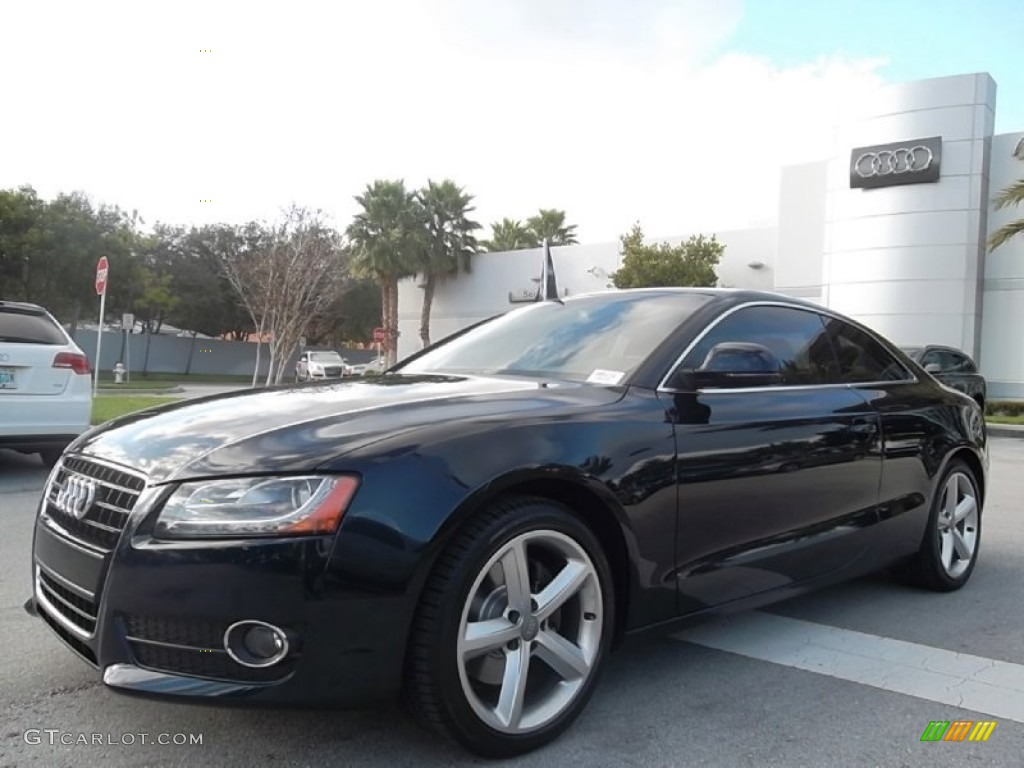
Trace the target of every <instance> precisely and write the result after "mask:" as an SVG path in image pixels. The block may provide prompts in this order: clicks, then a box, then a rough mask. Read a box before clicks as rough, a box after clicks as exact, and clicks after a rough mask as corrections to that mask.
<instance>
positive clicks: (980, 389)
mask: <svg viewBox="0 0 1024 768" xmlns="http://www.w3.org/2000/svg"><path fill="white" fill-rule="evenodd" d="M903 351H904V352H905V353H906V354H907V355H908V356H909V357H910V358H911V359H912V360H913V361H914V362H916V363H917V364H918V365H920V366H921V367H922V368H924V369H925V370H926V371H927V372H928V373H930V374H931V375H932V376H934V377H935V378H936V379H938V380H939V381H941V382H942V383H943V384H945V385H946V386H947V387H952V388H953V389H955V390H957V391H958V392H963V393H964V394H965V395H969V396H970V397H973V398H974V399H975V400H977V401H978V405H980V406H981V407H982V408H984V407H985V401H986V400H987V398H988V385H987V384H986V382H985V377H984V376H982V375H981V374H980V373H978V366H976V365H975V364H974V361H973V360H972V359H971V357H970V355H968V354H966V353H965V352H961V351H960V350H959V349H954V348H953V347H940V346H938V345H936V344H930V345H928V346H927V347H904V348H903Z"/></svg>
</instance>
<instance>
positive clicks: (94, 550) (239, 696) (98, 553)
mask: <svg viewBox="0 0 1024 768" xmlns="http://www.w3.org/2000/svg"><path fill="white" fill-rule="evenodd" d="M76 461H77V462H79V463H77V464H76V463H75V462H76ZM68 462H69V458H68V457H65V459H64V462H62V464H63V463H68ZM70 463H71V466H74V467H76V468H80V467H82V466H86V465H89V466H100V465H98V464H95V462H92V461H91V460H90V461H89V462H83V461H82V459H81V458H80V457H71V458H70ZM104 469H105V470H109V473H108V474H106V481H105V482H106V485H103V486H101V489H102V490H101V491H100V495H99V496H97V498H102V500H103V504H107V502H110V501H116V502H118V503H122V502H124V501H125V499H126V498H127V495H129V494H128V491H129V490H134V489H135V488H137V487H138V484H136V483H132V485H133V488H132V489H125V490H121V491H119V492H118V493H120V494H121V495H120V496H116V495H112V494H114V491H113V490H110V487H111V486H124V485H125V484H127V483H129V479H126V478H130V474H129V473H128V472H127V471H125V470H124V469H123V468H115V467H113V466H112V465H111V466H106V465H104ZM62 471H65V470H64V468H63V466H60V465H59V466H58V468H56V469H55V470H54V473H53V474H52V475H51V482H49V483H48V484H47V490H46V492H45V493H44V498H43V501H42V503H41V509H40V514H39V515H38V516H37V520H36V527H35V537H34V543H33V585H34V588H33V598H32V600H31V601H30V604H29V605H27V606H26V607H28V608H30V609H32V610H33V611H34V612H35V613H36V614H37V615H38V616H39V617H40V618H42V619H43V621H44V622H45V623H46V624H47V625H48V626H49V627H50V629H51V630H53V631H54V632H55V633H56V634H57V635H58V636H59V637H60V638H61V640H63V641H64V643H65V644H66V645H67V646H68V647H69V648H70V649H71V650H72V651H74V652H75V653H76V654H77V655H78V656H79V657H81V658H82V659H83V660H85V661H86V662H87V663H88V664H90V665H92V666H93V667H96V668H98V669H99V670H101V671H102V675H103V681H104V683H106V684H107V685H108V686H110V687H111V688H113V689H115V690H121V691H126V692H132V693H141V694H151V695H159V696H165V697H167V696H169V697H176V698H179V699H182V698H184V699H206V700H211V699H216V700H219V701H228V700H243V701H246V702H252V703H257V702H265V703H272V704H295V705H327V706H362V705H367V704H373V703H377V702H381V701H386V700H389V699H391V698H393V697H394V696H395V695H396V694H397V692H398V689H399V686H400V682H401V670H402V662H403V658H404V651H405V648H404V639H405V637H406V631H407V627H408V614H409V608H408V605H407V603H406V601H405V600H404V599H403V598H401V597H398V596H390V597H385V596H380V595H371V594H365V593H362V592H361V591H359V590H358V589H355V588H350V587H349V586H347V585H346V584H345V583H344V581H343V580H342V579H340V578H338V577H336V576H335V575H334V571H333V570H332V569H331V568H330V555H331V550H332V548H333V538H334V537H311V538H301V539H300V538H280V539H258V540H253V539H248V540H238V541H205V542H196V541H188V542H186V541H181V542H170V541H160V540H157V539H154V538H153V537H152V536H151V535H150V534H149V531H150V530H151V529H152V525H153V522H154V517H155V512H156V510H157V508H158V506H159V503H160V502H161V501H162V499H163V498H164V496H165V494H166V492H167V491H168V490H169V489H168V488H166V487H143V488H142V489H141V490H140V491H139V492H138V496H137V500H136V501H135V503H134V505H133V507H132V509H131V512H130V513H129V514H128V516H127V521H126V523H125V525H124V528H123V530H122V531H121V532H120V534H113V533H110V532H109V531H107V532H104V531H103V530H102V529H97V530H98V531H99V533H97V532H96V531H92V530H90V529H89V528H88V527H87V525H88V519H87V520H86V521H84V522H83V521H79V522H78V523H75V522H73V521H72V520H71V519H68V518H67V516H65V515H64V514H63V513H62V512H61V511H60V510H58V509H56V507H55V506H54V504H53V503H52V502H51V498H52V497H53V496H55V493H56V492H55V490H54V489H53V487H52V485H51V483H53V482H54V481H56V482H58V483H59V482H60V479H61V477H62V476H61V472H62ZM89 471H92V470H91V469H90V470H89ZM118 473H120V474H118ZM101 482H103V481H101ZM142 483H143V484H144V480H143V481H142ZM108 506H117V504H116V503H114V504H109V505H108ZM100 509H101V510H102V509H106V507H105V506H104V507H101V508H100ZM112 514H113V513H112V512H111V513H110V515H112ZM91 515H93V513H92V512H87V513H86V516H85V517H86V518H89V517H90V516H91ZM103 520H104V523H103V524H104V525H106V527H107V528H116V527H117V525H116V521H113V520H112V519H111V517H110V516H109V515H108V516H107V517H105V518H103ZM111 523H113V524H111ZM100 533H102V534H104V536H105V537H104V536H100V535H99V534H100ZM246 619H253V620H258V621H263V622H268V623H270V624H273V625H275V626H278V627H281V628H282V629H284V630H285V631H286V632H287V633H288V635H289V637H290V638H291V640H292V642H290V643H289V645H290V650H289V653H288V655H287V656H286V657H285V658H284V659H282V660H281V661H280V662H279V663H277V664H275V665H273V666H270V667H266V668H252V667H246V666H243V665H242V664H239V663H238V662H237V661H235V660H234V659H232V658H231V656H230V655H229V654H228V653H227V651H226V650H225V648H224V644H223V637H224V632H225V630H226V629H227V627H228V626H230V625H231V624H233V623H234V622H236V621H240V620H246Z"/></svg>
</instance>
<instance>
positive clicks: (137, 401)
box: [92, 395, 181, 424]
mask: <svg viewBox="0 0 1024 768" xmlns="http://www.w3.org/2000/svg"><path fill="white" fill-rule="evenodd" d="M179 400H181V398H180V397H155V396H153V395H125V396H119V395H110V396H104V397H96V398H93V401H92V423H93V424H102V423H103V422H105V421H110V420H111V419H114V418H117V417H118V416H124V415H125V414H126V413H134V412H135V411H143V410H145V409H146V408H153V407H155V406H158V405H166V404H167V403H176V402H178V401H179Z"/></svg>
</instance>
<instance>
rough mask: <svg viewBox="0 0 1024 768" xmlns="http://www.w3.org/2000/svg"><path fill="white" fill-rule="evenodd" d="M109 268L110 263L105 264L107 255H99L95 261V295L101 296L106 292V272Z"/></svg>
mask: <svg viewBox="0 0 1024 768" xmlns="http://www.w3.org/2000/svg"><path fill="white" fill-rule="evenodd" d="M109 269H110V265H109V264H107V257H106V256H100V260H99V261H97V262H96V295H97V296H102V295H103V294H104V293H106V292H107V272H108V270H109Z"/></svg>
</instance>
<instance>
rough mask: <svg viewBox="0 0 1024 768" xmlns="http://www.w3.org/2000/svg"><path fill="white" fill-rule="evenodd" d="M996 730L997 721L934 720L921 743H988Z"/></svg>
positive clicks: (926, 729) (925, 731) (923, 734)
mask: <svg viewBox="0 0 1024 768" xmlns="http://www.w3.org/2000/svg"><path fill="white" fill-rule="evenodd" d="M995 729H996V721H995V720H979V721H977V722H974V721H973V720H953V721H952V722H950V721H949V720H932V721H931V722H930V723H928V727H927V728H925V729H924V733H922V734H921V741H988V737H989V736H991V735H992V731H994V730H995Z"/></svg>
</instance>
